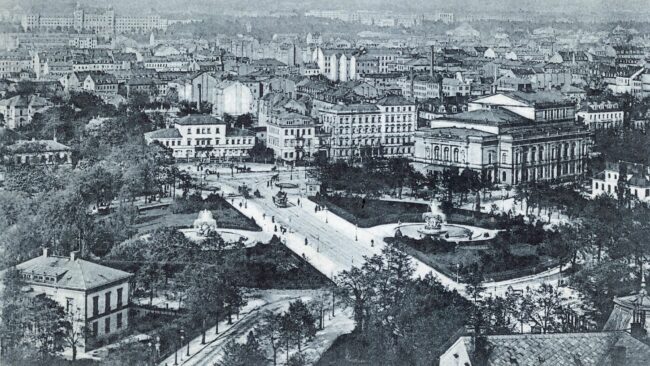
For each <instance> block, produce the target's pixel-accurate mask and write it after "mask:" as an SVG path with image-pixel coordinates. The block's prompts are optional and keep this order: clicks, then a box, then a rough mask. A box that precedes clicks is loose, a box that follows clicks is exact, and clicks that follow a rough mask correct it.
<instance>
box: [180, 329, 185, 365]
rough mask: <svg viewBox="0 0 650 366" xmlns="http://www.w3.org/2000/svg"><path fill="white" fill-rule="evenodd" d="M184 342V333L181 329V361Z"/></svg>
mask: <svg viewBox="0 0 650 366" xmlns="http://www.w3.org/2000/svg"><path fill="white" fill-rule="evenodd" d="M184 341H185V331H184V330H183V329H181V360H182V359H183V348H182V347H183V342H184Z"/></svg>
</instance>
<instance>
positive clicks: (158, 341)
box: [153, 336, 160, 364]
mask: <svg viewBox="0 0 650 366" xmlns="http://www.w3.org/2000/svg"><path fill="white" fill-rule="evenodd" d="M155 346H156V350H155V353H154V355H153V362H154V364H155V363H156V361H158V357H160V336H156V344H155Z"/></svg>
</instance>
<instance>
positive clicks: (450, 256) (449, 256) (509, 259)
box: [385, 236, 559, 281]
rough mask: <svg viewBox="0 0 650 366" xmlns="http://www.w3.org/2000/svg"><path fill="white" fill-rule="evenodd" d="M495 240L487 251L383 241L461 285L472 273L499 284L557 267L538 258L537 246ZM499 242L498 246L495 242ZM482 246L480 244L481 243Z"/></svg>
mask: <svg viewBox="0 0 650 366" xmlns="http://www.w3.org/2000/svg"><path fill="white" fill-rule="evenodd" d="M506 240H507V239H504V238H500V237H499V236H497V238H496V239H495V240H490V241H487V242H484V243H487V245H488V247H489V249H487V250H476V249H463V248H462V247H458V248H455V245H453V244H452V245H450V243H448V242H445V241H442V240H440V241H436V240H431V239H429V238H425V239H412V238H408V237H403V238H385V241H386V242H387V243H389V244H397V245H399V246H400V248H401V249H402V250H403V251H405V252H406V253H408V254H410V255H411V256H413V257H415V258H417V259H418V260H420V261H422V262H424V263H426V264H428V265H429V266H431V267H433V268H435V269H436V270H438V271H440V272H442V273H444V274H445V275H447V276H448V277H450V278H452V279H456V276H457V275H458V276H459V278H460V280H461V281H464V280H466V279H467V276H468V275H470V274H471V273H473V272H475V271H477V270H478V271H479V272H480V273H482V274H483V276H484V278H485V279H486V280H493V281H502V280H507V279H511V278H517V277H521V276H526V275H530V274H534V273H539V272H542V271H545V270H547V269H549V268H551V267H553V266H556V265H558V263H559V262H558V260H557V259H555V258H553V257H550V256H548V255H545V254H541V253H540V251H539V250H538V249H539V246H536V245H531V244H527V243H507V242H506ZM499 241H500V242H499ZM482 244H483V243H482Z"/></svg>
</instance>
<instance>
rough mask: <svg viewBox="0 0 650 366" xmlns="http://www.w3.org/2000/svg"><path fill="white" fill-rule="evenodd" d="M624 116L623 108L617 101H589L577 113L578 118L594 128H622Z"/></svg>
mask: <svg viewBox="0 0 650 366" xmlns="http://www.w3.org/2000/svg"><path fill="white" fill-rule="evenodd" d="M623 117H624V112H623V108H620V107H619V105H618V103H615V102H602V103H587V104H585V105H584V106H583V107H582V108H580V110H579V111H578V113H576V119H577V120H578V121H579V122H582V123H584V124H585V125H587V126H589V128H590V129H592V130H602V129H610V128H613V129H618V128H621V127H623Z"/></svg>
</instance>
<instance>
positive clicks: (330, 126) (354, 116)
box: [319, 96, 417, 160]
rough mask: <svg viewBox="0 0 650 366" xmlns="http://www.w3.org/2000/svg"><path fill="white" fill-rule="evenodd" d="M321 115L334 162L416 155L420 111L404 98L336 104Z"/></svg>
mask: <svg viewBox="0 0 650 366" xmlns="http://www.w3.org/2000/svg"><path fill="white" fill-rule="evenodd" d="M319 114H320V115H319V118H320V122H321V124H322V128H323V132H324V133H325V134H326V135H327V136H328V137H327V140H328V142H327V143H326V145H327V146H326V150H327V151H328V156H329V158H330V159H334V160H348V159H354V158H363V157H364V156H383V157H404V156H411V155H412V154H413V136H414V133H415V129H416V127H417V108H416V105H415V103H414V102H410V101H408V100H407V99H405V98H403V97H401V96H387V97H384V98H381V99H380V100H378V101H377V103H376V104H348V105H345V104H335V105H332V106H330V107H326V108H322V109H321V110H320V113H319Z"/></svg>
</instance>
